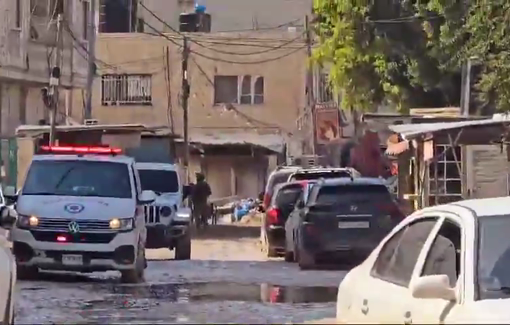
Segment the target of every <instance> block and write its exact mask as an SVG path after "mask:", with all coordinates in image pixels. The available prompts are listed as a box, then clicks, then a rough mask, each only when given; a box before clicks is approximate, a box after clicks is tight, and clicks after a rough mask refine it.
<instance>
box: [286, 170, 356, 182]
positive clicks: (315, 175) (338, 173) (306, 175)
mask: <svg viewBox="0 0 510 325" xmlns="http://www.w3.org/2000/svg"><path fill="white" fill-rule="evenodd" d="M342 177H348V178H355V177H361V174H360V173H359V172H358V171H357V170H356V169H354V168H350V167H345V168H344V167H342V168H340V167H339V168H337V167H313V168H302V169H298V170H296V171H294V172H293V173H292V174H291V175H290V176H289V178H288V179H287V181H288V182H292V181H302V180H314V179H321V178H324V179H329V178H342Z"/></svg>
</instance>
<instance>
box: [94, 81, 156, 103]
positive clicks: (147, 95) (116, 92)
mask: <svg viewBox="0 0 510 325" xmlns="http://www.w3.org/2000/svg"><path fill="white" fill-rule="evenodd" d="M101 104H102V105H103V106H123V105H152V76H151V75H145V74H107V75H103V76H101Z"/></svg>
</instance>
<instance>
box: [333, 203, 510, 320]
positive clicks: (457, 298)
mask: <svg viewBox="0 0 510 325" xmlns="http://www.w3.org/2000/svg"><path fill="white" fill-rule="evenodd" d="M509 232H510V197H500V198H490V199H476V200H466V201H460V202H455V203H450V204H446V205H440V206H434V207H429V208H425V209H422V210H419V211H416V212H415V213H413V214H412V215H410V216H409V217H407V218H406V219H404V220H403V221H402V222H401V223H400V224H399V225H398V226H397V227H395V228H394V229H393V231H391V233H390V234H388V235H387V236H386V238H384V240H382V241H381V243H380V244H379V245H378V247H377V248H376V249H375V250H374V251H373V252H372V254H371V255H370V256H369V257H368V258H367V259H366V260H365V261H364V262H363V263H362V264H361V265H359V266H358V267H356V268H354V269H353V270H351V271H350V272H349V273H348V274H347V276H346V277H345V278H344V280H343V281H342V283H341V284H340V286H339V290H338V301H337V320H338V321H339V322H342V323H349V324H352V323H375V322H377V323H379V324H381V323H386V324H390V323H391V324H402V323H404V324H411V323H413V324H482V323H483V324H507V323H509V322H510V313H508V309H509V307H510V239H509V237H508V233H509Z"/></svg>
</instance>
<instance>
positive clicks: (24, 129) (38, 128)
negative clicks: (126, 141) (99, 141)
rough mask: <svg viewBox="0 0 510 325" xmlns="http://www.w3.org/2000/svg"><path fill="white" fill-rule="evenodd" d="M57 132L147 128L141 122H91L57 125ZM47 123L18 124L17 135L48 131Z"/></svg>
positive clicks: (129, 130)
mask: <svg viewBox="0 0 510 325" xmlns="http://www.w3.org/2000/svg"><path fill="white" fill-rule="evenodd" d="M55 128H56V130H57V132H83V131H103V132H108V131H115V132H142V131H145V130H147V127H146V126H145V125H143V124H92V125H84V124H80V125H57V126H56V127H55ZM50 129H51V127H50V126H49V125H20V126H18V127H17V128H16V135H17V136H24V135H34V136H36V135H39V134H44V133H49V132H50Z"/></svg>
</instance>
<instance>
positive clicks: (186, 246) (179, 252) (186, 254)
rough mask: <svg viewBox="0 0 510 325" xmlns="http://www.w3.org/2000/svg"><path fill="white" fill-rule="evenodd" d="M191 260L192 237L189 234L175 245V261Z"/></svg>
mask: <svg viewBox="0 0 510 325" xmlns="http://www.w3.org/2000/svg"><path fill="white" fill-rule="evenodd" d="M190 258H191V235H190V233H189V232H188V233H187V234H186V235H184V236H183V237H182V238H180V239H179V241H178V242H177V245H175V259H176V260H180V261H182V260H189V259H190Z"/></svg>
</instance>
